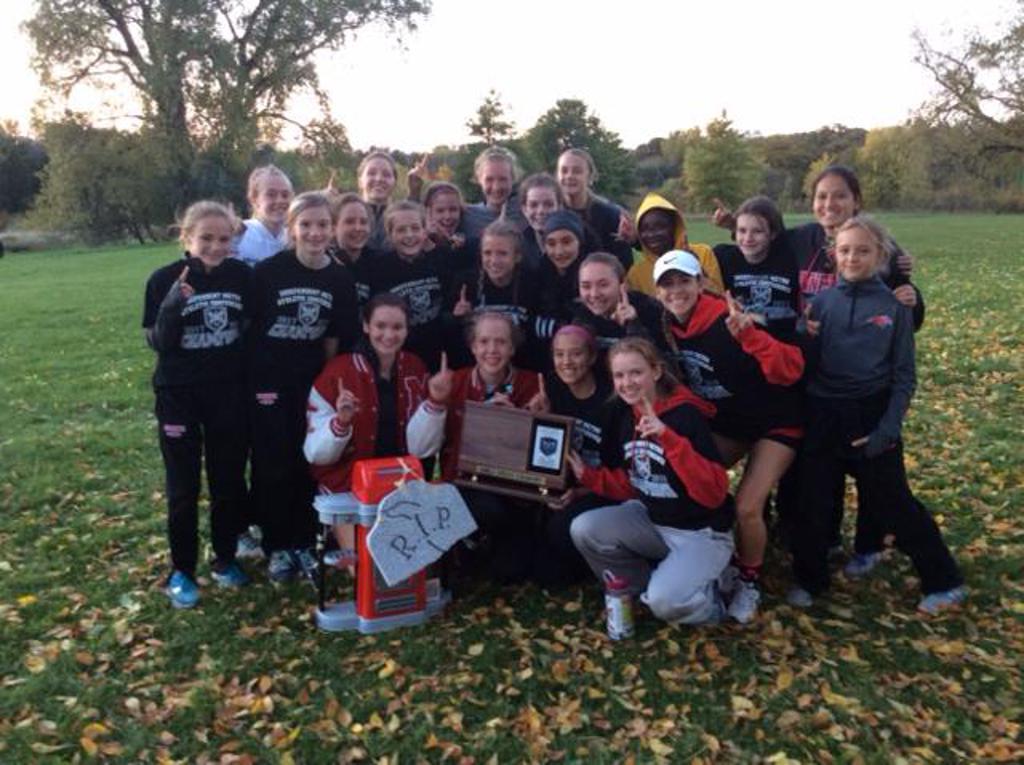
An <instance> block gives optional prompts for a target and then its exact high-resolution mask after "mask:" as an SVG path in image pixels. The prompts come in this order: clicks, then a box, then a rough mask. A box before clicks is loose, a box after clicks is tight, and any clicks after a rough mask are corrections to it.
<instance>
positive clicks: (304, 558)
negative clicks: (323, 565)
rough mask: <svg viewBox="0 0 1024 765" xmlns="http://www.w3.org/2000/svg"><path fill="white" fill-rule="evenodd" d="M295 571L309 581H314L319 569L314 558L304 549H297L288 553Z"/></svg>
mask: <svg viewBox="0 0 1024 765" xmlns="http://www.w3.org/2000/svg"><path fill="white" fill-rule="evenodd" d="M289 554H290V555H291V558H292V563H293V565H294V566H295V570H296V571H297V572H298V573H300V574H302V575H303V576H304V577H306V578H307V579H309V580H310V581H313V580H314V577H315V576H316V572H317V569H318V568H320V566H319V564H318V563H317V560H316V556H315V555H313V553H312V551H310V550H308V549H306V548H305V547H297V548H295V549H294V550H291V551H290V553H289Z"/></svg>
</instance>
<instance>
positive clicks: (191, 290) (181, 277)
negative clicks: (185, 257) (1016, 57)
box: [174, 265, 196, 300]
mask: <svg viewBox="0 0 1024 765" xmlns="http://www.w3.org/2000/svg"><path fill="white" fill-rule="evenodd" d="M188 270H189V267H188V266H187V265H186V266H185V267H184V268H183V269H181V273H180V274H178V279H177V281H175V283H174V284H175V286H176V287H177V288H178V291H179V292H181V296H182V297H183V298H184V299H185V300H188V299H189V298H190V297H192V296H193V295H195V294H196V290H195V287H193V286H192V285H191V284H189V283H188V281H187V280H188Z"/></svg>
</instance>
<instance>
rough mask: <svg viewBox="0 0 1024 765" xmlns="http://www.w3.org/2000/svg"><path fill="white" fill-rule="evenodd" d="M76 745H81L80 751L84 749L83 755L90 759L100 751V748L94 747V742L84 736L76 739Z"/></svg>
mask: <svg viewBox="0 0 1024 765" xmlns="http://www.w3.org/2000/svg"><path fill="white" fill-rule="evenodd" d="M78 743H79V744H81V745H82V749H84V750H85V753H86V754H87V755H89V756H90V757H95V756H96V753H97V752H98V751H99V750H100V748H99V747H98V746H96V742H95V741H93V740H92V739H91V738H86V737H85V736H82V738H80V739H78Z"/></svg>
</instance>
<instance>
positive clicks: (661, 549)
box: [570, 337, 734, 624]
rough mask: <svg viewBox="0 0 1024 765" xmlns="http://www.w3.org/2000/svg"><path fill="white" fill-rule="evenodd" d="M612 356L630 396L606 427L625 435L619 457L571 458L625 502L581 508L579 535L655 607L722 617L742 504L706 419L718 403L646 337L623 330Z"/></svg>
mask: <svg viewBox="0 0 1024 765" xmlns="http://www.w3.org/2000/svg"><path fill="white" fill-rule="evenodd" d="M608 363H609V365H610V366H611V373H612V384H613V385H614V387H615V393H616V394H617V395H618V397H619V398H620V399H621V400H622V401H623V402H624V403H625V404H626V405H627V406H626V407H623V408H622V410H621V416H620V417H619V418H618V420H617V421H615V422H614V423H612V425H611V426H610V428H609V432H608V433H607V434H606V438H610V439H613V441H612V442H613V443H617V444H619V451H618V455H617V458H618V464H614V463H613V464H610V465H606V466H604V467H599V468H594V467H590V466H588V465H586V464H585V463H584V462H583V460H582V459H581V458H580V457H579V455H577V454H572V455H571V457H570V460H571V464H572V470H573V473H574V474H575V475H576V478H577V480H578V481H579V482H580V483H581V484H582V485H583V486H585V487H587V488H588V489H590V490H591V491H593V492H595V493H596V494H600V495H602V496H605V497H608V498H609V499H612V500H615V501H619V502H622V503H623V504H617V505H610V506H607V507H601V508H598V509H596V510H591V511H589V512H586V513H583V514H582V515H580V516H579V517H577V518H576V519H575V520H574V521H573V523H572V527H571V533H572V539H573V542H574V543H575V545H576V548H577V549H578V550H579V551H580V552H581V553H582V554H583V557H584V558H586V560H587V563H588V564H589V565H590V568H591V569H592V570H593V572H594V574H596V575H597V577H598V578H599V579H601V578H603V577H604V575H605V572H606V571H608V572H611V573H612V574H613V575H614V576H615V577H617V578H620V579H625V580H626V581H627V582H628V583H629V589H630V591H631V592H632V593H633V594H638V593H642V595H641V600H642V601H643V602H645V603H646V604H647V605H648V606H649V607H650V609H651V611H653V612H654V615H655V616H657V617H659V618H661V619H664V620H666V621H668V622H673V623H678V624H715V623H718V622H720V621H721V620H722V617H723V616H724V614H725V607H724V605H723V603H722V599H721V596H720V595H719V593H718V577H719V576H720V575H721V574H722V572H723V571H724V570H725V567H726V566H727V565H728V563H729V558H730V557H731V556H732V551H733V543H732V532H731V529H732V522H733V516H734V509H733V503H732V498H731V497H730V496H729V479H728V477H727V476H726V473H725V468H724V467H723V466H722V463H721V461H720V460H719V456H718V450H717V449H716V448H715V442H714V441H713V440H712V439H711V432H710V431H709V430H708V426H707V422H706V420H705V417H706V416H707V414H708V413H709V412H710V410H711V408H712V407H710V406H709V405H708V404H707V403H706V402H704V401H701V400H700V399H699V398H697V397H696V396H694V395H693V393H691V392H690V391H689V389H687V388H686V387H684V386H683V385H681V384H680V383H679V382H677V381H676V380H675V378H673V377H672V375H671V374H670V373H669V372H668V370H667V369H666V368H665V364H664V362H663V361H662V360H661V358H660V356H659V355H658V352H657V350H656V349H655V348H654V346H653V345H652V344H651V343H650V342H649V341H647V340H643V339H641V338H635V337H628V338H625V339H623V340H620V341H619V342H617V343H616V344H615V345H613V346H612V348H611V350H609V351H608ZM652 563H653V564H655V568H654V571H653V572H652V571H651V564H652Z"/></svg>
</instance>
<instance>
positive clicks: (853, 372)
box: [807, 275, 917, 457]
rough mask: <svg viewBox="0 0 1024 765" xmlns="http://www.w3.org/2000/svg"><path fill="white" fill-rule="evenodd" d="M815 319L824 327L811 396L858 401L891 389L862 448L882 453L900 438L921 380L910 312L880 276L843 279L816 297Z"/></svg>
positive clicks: (870, 454)
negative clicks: (917, 369) (881, 412)
mask: <svg viewBox="0 0 1024 765" xmlns="http://www.w3.org/2000/svg"><path fill="white" fill-rule="evenodd" d="M811 318H812V319H815V320H818V321H820V322H821V328H820V330H819V332H818V338H817V340H818V342H817V347H818V354H819V359H818V365H817V370H816V372H815V374H814V376H813V377H811V379H810V381H809V382H808V385H807V392H808V393H809V394H810V395H812V396H820V397H822V398H850V399H859V398H866V397H868V396H872V395H874V394H877V393H880V392H882V391H885V390H888V391H889V406H888V408H887V409H886V411H885V414H883V415H882V418H881V419H880V420H879V421H878V425H877V426H876V427H875V429H874V430H873V431H872V432H871V433H870V434H869V438H868V443H867V445H866V446H865V447H864V453H865V455H866V456H868V457H875V456H878V455H879V454H881V453H882V452H883V451H885V450H886V449H887V448H889V447H890V446H892V445H893V444H894V443H895V442H896V441H897V440H898V439H899V437H900V429H901V427H902V425H903V416H904V415H905V414H906V411H907V408H908V407H909V406H910V399H911V397H913V395H914V387H915V386H916V384H917V375H916V372H915V367H914V325H913V321H912V317H911V311H910V309H909V308H907V307H906V306H904V305H902V304H901V303H900V302H899V301H897V300H896V298H895V297H893V294H892V291H891V290H890V289H889V288H888V287H887V286H886V285H885V284H884V283H883V282H882V280H881V279H880V278H879V277H878V276H877V275H876V276H873V277H872V278H871V279H867V280H865V281H862V282H848V281H846V280H845V279H843V278H840V279H839V282H838V284H837V285H836V286H835V287H832V288H831V289H827V290H825V291H824V292H821V293H819V294H818V295H817V296H816V297H815V298H814V302H813V303H812V304H811Z"/></svg>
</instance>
